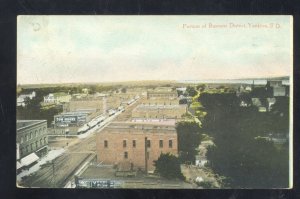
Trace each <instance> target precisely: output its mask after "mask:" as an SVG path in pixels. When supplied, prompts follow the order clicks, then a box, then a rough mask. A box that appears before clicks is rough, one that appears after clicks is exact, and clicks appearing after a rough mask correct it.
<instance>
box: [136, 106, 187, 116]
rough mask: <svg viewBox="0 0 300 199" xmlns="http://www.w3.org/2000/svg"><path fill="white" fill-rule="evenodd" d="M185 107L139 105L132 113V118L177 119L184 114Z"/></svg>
mask: <svg viewBox="0 0 300 199" xmlns="http://www.w3.org/2000/svg"><path fill="white" fill-rule="evenodd" d="M186 108H187V106H186V105H178V104H177V105H148V104H145V105H143V104H141V105H139V106H137V107H136V108H135V109H133V111H132V118H133V119H137V118H144V119H149V118H153V119H154V118H155V119H177V118H181V116H182V115H183V114H185V113H186Z"/></svg>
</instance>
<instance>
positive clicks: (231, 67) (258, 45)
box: [17, 16, 292, 84]
mask: <svg viewBox="0 0 300 199" xmlns="http://www.w3.org/2000/svg"><path fill="white" fill-rule="evenodd" d="M209 23H211V24H214V25H217V24H218V25H227V28H209V26H208V25H209ZM230 23H234V24H240V25H243V24H245V27H244V28H230V26H229V24H230ZM248 23H251V24H260V25H263V24H266V25H270V23H273V24H274V25H276V24H278V25H280V28H276V27H273V28H261V27H260V28H256V27H252V28H249V24H248ZM290 23H291V20H290V17H289V16H230V17H229V16H19V17H18V33H17V34H18V35H17V51H18V53H17V71H18V72H17V82H18V83H20V84H27V83H34V84H36V83H67V82H105V81H128V80H190V79H193V80H196V79H197V80H198V79H214V78H216V79H231V78H247V77H264V76H282V75H289V74H290V64H291V63H290V61H291V54H290V53H291V46H290V45H291V41H292V37H291V31H292V29H291V27H290ZM183 24H186V25H185V26H184V25H183ZM204 24H206V28H202V25H204ZM190 25H192V26H194V27H196V28H187V26H190ZM199 27H200V28H199Z"/></svg>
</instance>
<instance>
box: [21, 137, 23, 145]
mask: <svg viewBox="0 0 300 199" xmlns="http://www.w3.org/2000/svg"><path fill="white" fill-rule="evenodd" d="M22 143H23V136H21V144H22Z"/></svg>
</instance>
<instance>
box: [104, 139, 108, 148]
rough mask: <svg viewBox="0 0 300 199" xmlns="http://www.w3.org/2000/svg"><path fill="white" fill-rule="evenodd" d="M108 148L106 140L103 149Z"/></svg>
mask: <svg viewBox="0 0 300 199" xmlns="http://www.w3.org/2000/svg"><path fill="white" fill-rule="evenodd" d="M107 147H108V142H107V140H104V148H107Z"/></svg>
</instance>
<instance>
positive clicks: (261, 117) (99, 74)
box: [16, 15, 293, 189]
mask: <svg viewBox="0 0 300 199" xmlns="http://www.w3.org/2000/svg"><path fill="white" fill-rule="evenodd" d="M292 33H293V18H292V17H291V16H279V15H278V16H276V15H273V16H193V15H191V16H37V15H35V16H30V15H27V16H25V15H24V16H18V29H17V140H16V149H17V150H16V153H17V160H16V165H17V166H16V168H17V171H16V178H17V186H18V187H26V188H32V187H41V188H98V189H103V188H129V189H135V188H147V189H148V188H149V189H157V188H164V189H225V188H226V189H227V188H292V186H293V185H292V182H293V168H292V165H293V160H292V157H293V151H292V147H293V146H292V138H293V129H292V126H293V125H292V124H293V113H292V112H293V90H292V88H293V74H292V72H293V53H292V52H293V45H292V40H293V35H292Z"/></svg>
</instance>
